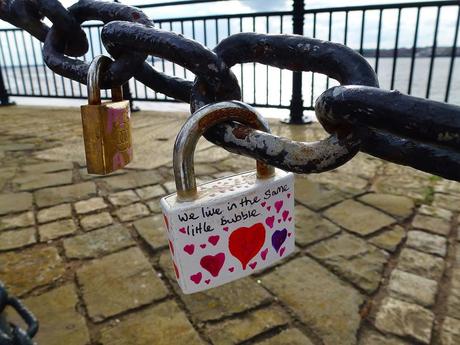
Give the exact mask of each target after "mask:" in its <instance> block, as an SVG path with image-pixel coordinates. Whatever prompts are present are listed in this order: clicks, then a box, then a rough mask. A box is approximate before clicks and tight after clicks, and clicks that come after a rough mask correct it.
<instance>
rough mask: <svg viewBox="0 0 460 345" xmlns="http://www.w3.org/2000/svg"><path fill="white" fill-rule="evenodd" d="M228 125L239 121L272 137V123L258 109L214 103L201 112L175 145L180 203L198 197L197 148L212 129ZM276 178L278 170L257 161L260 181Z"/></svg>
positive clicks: (175, 165) (195, 115)
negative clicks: (223, 124)
mask: <svg viewBox="0 0 460 345" xmlns="http://www.w3.org/2000/svg"><path fill="white" fill-rule="evenodd" d="M228 121H237V122H240V123H241V124H244V125H247V126H250V127H252V128H255V129H258V130H261V131H264V132H267V133H270V127H269V126H268V122H267V121H266V120H265V119H264V118H263V117H262V116H261V115H260V114H259V113H258V112H257V111H256V110H255V109H254V108H252V107H251V106H249V105H247V104H245V103H243V102H238V101H228V102H220V103H213V104H209V105H207V106H205V107H203V108H200V109H199V110H197V111H196V112H195V113H194V114H193V115H192V116H190V117H189V118H188V119H187V121H186V122H185V124H184V125H183V126H182V128H181V130H180V131H179V134H178V135H177V138H176V142H175V144H174V153H173V167H174V176H175V180H176V190H177V201H191V200H194V199H196V198H197V197H198V192H197V187H196V179H195V169H194V158H193V157H194V153H195V148H196V145H197V143H198V140H199V139H200V137H201V136H202V135H203V133H204V132H206V131H207V130H208V129H209V128H211V127H212V126H215V125H217V124H219V123H223V122H228ZM274 174H275V168H274V167H272V166H271V165H267V164H266V163H264V162H262V161H257V178H260V179H264V178H270V177H272V176H273V175H274Z"/></svg>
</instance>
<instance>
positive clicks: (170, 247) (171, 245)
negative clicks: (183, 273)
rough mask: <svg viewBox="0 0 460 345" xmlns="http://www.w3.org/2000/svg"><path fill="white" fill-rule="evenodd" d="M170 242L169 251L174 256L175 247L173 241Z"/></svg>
mask: <svg viewBox="0 0 460 345" xmlns="http://www.w3.org/2000/svg"><path fill="white" fill-rule="evenodd" d="M168 242H169V250H170V251H171V254H172V255H174V246H173V244H172V242H171V241H169V240H168Z"/></svg>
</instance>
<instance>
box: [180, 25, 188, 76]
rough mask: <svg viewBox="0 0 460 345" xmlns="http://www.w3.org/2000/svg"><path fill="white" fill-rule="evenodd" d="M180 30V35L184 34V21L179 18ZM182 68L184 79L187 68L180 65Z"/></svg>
mask: <svg viewBox="0 0 460 345" xmlns="http://www.w3.org/2000/svg"><path fill="white" fill-rule="evenodd" d="M180 32H181V34H182V35H185V30H184V21H183V20H181V21H180ZM182 70H183V72H184V74H183V76H184V79H186V78H187V70H186V69H185V67H182Z"/></svg>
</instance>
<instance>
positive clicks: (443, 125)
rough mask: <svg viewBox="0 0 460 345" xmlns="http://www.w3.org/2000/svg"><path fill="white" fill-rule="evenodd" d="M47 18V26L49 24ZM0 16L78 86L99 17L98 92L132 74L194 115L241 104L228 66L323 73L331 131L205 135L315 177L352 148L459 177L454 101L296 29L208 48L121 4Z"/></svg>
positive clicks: (26, 0) (43, 4)
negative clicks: (382, 82)
mask: <svg viewBox="0 0 460 345" xmlns="http://www.w3.org/2000/svg"><path fill="white" fill-rule="evenodd" d="M44 16H46V17H47V18H48V19H50V21H51V22H52V23H53V27H52V28H49V27H47V26H46V25H45V24H44V22H43V17H44ZM0 19H3V20H6V21H7V22H10V23H11V24H13V25H15V26H17V27H20V28H22V29H24V30H26V31H28V32H29V33H30V34H32V35H33V36H34V37H36V38H37V39H39V40H40V41H42V42H44V49H43V55H44V60H45V62H46V64H47V65H48V67H50V68H51V69H52V70H53V71H54V72H56V73H58V74H60V75H62V76H64V77H67V78H69V79H72V80H75V81H78V82H80V83H82V84H86V79H87V72H88V65H87V64H86V63H85V62H84V61H82V60H78V59H74V58H71V57H79V56H82V55H84V54H85V53H86V52H87V50H88V41H87V39H86V36H85V34H84V31H83V30H82V28H81V24H82V23H84V22H85V21H88V20H99V21H102V22H103V23H104V24H105V25H104V28H103V30H102V35H101V38H102V41H103V44H104V46H105V47H106V49H107V51H108V52H109V53H110V55H112V57H113V58H114V59H115V61H114V63H113V64H112V65H111V66H110V68H109V69H108V71H107V72H106V73H105V74H104V76H103V80H102V82H101V85H100V86H101V88H105V89H108V88H111V87H115V86H120V85H121V84H123V83H126V82H127V81H128V80H129V79H130V78H132V77H134V78H135V79H137V80H138V81H140V82H141V83H144V84H145V85H146V86H147V87H149V88H151V89H152V90H154V91H156V92H160V93H163V94H165V95H166V96H169V97H172V98H175V99H178V100H181V101H184V102H187V103H190V106H191V111H192V113H193V112H194V111H195V110H197V109H199V108H201V107H202V106H204V105H206V104H209V103H212V102H218V101H225V100H240V99H241V91H240V88H239V85H238V82H237V79H236V77H235V75H234V74H233V73H232V72H231V70H230V68H231V67H232V66H234V65H235V64H239V63H245V62H258V63H262V64H266V65H270V66H274V67H278V68H283V69H289V70H292V71H311V72H317V73H322V74H325V75H327V76H329V77H331V78H334V79H336V80H338V81H339V83H340V84H341V85H342V86H338V87H333V88H331V89H329V90H327V91H326V92H324V93H323V94H322V95H321V96H320V97H319V98H318V100H317V103H316V108H315V109H316V110H315V111H316V114H317V117H318V120H319V121H320V123H321V124H322V125H323V127H324V128H325V129H326V131H328V132H329V134H330V136H329V137H328V138H326V139H324V140H322V141H319V142H312V143H304V142H296V141H291V140H289V139H286V138H281V137H277V136H275V135H272V134H268V133H264V132H261V131H257V130H254V129H251V128H249V127H246V126H243V125H241V124H239V123H236V122H228V123H224V124H220V125H217V126H214V127H213V128H211V129H210V130H209V131H207V132H206V134H205V136H206V138H207V139H209V140H211V141H212V142H214V143H216V144H217V145H220V146H222V147H224V148H225V149H227V150H229V151H232V152H236V153H239V154H243V155H246V156H250V157H253V158H255V159H259V160H261V161H264V162H266V163H269V164H271V165H274V166H277V167H279V168H282V169H285V170H289V171H294V172H298V173H319V172H323V171H326V170H331V169H334V168H336V167H338V166H340V165H342V164H344V163H346V162H347V161H348V160H350V159H351V158H352V157H353V156H354V155H355V154H356V153H357V152H358V151H360V150H361V151H363V152H367V153H369V154H371V155H374V156H377V157H380V158H383V159H386V160H389V161H392V162H396V163H398V164H403V165H409V166H412V167H414V168H417V169H420V170H423V171H426V172H430V173H433V174H437V175H440V176H443V177H445V178H449V179H454V180H459V181H460V136H459V134H458V133H460V107H457V106H453V105H448V104H444V103H439V102H435V101H430V100H426V99H420V98H416V97H412V96H407V95H403V94H401V93H399V92H394V91H386V90H381V89H379V84H378V79H377V76H376V74H375V72H374V71H373V70H372V68H371V67H370V65H369V64H368V63H367V61H366V60H365V59H364V58H363V57H362V56H360V55H359V54H357V53H356V52H355V51H353V50H352V49H350V48H347V47H346V46H344V45H341V44H337V43H332V42H326V41H320V40H316V39H309V38H306V37H303V36H298V35H266V34H257V33H240V34H236V35H232V36H230V37H228V38H226V39H224V40H223V41H221V42H220V43H219V44H218V45H217V46H216V47H215V48H214V50H212V51H211V50H209V49H208V48H206V47H204V46H203V45H201V44H200V43H198V42H196V41H194V40H191V39H188V38H185V37H183V36H182V35H178V34H175V33H173V32H169V31H164V30H160V29H157V28H155V27H154V26H153V22H152V21H151V20H150V19H149V18H148V17H147V16H146V15H145V14H144V13H143V12H142V11H141V10H139V9H137V8H134V7H130V6H126V5H122V4H119V3H113V2H106V1H95V0H80V1H79V2H77V3H76V4H74V5H73V6H71V7H69V8H68V9H65V8H64V7H63V6H62V5H61V4H60V2H59V1H57V0H0ZM148 55H153V56H156V57H161V58H164V59H167V60H169V61H171V62H173V63H177V64H179V65H181V66H183V67H184V68H186V69H188V70H190V71H191V72H193V73H194V74H195V75H196V79H195V82H194V83H192V82H190V81H187V80H184V79H181V78H178V77H171V76H168V75H166V74H164V73H161V72H158V71H156V70H155V69H154V68H153V67H152V66H151V65H150V64H148V63H147V62H145V60H146V57H147V56H148Z"/></svg>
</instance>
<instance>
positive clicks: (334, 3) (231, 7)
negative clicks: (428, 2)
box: [0, 0, 458, 49]
mask: <svg viewBox="0 0 460 345" xmlns="http://www.w3.org/2000/svg"><path fill="white" fill-rule="evenodd" d="M108 1H110V0H108ZM175 1H178V0H121V2H122V3H125V4H128V5H138V4H144V3H166V2H170V3H174V2H175ZM413 1H414V0H412V2H413ZM75 2H77V1H76V0H61V3H62V4H63V5H64V6H66V7H68V6H70V5H72V4H73V3H75ZM305 2H306V7H307V8H324V7H339V6H342V5H344V4H346V5H347V6H354V5H368V4H377V3H385V4H386V3H396V2H411V1H408V0H406V1H405V0H347V1H346V2H344V1H342V0H305ZM419 2H423V1H419ZM291 6H292V0H232V1H227V2H217V3H213V4H210V3H204V4H195V5H188V6H165V7H158V8H153V9H144V11H145V12H146V13H147V15H149V16H150V17H151V18H152V19H153V20H155V19H162V18H180V17H187V16H195V15H196V16H201V15H211V14H233V13H248V12H258V11H264V12H267V11H284V10H290V9H291ZM457 15H458V11H457V9H456V7H445V8H443V10H442V11H441V17H440V26H439V34H438V45H440V46H443V45H444V46H451V45H452V42H453V38H454V28H455V24H456V19H457ZM401 18H402V19H401V32H400V37H399V46H400V47H411V46H412V44H413V36H414V28H415V19H416V10H415V9H405V10H403V11H402V15H401ZM286 19H287V20H286V21H285V22H284V23H283V24H284V28H285V30H289V29H290V27H291V25H292V24H291V21H290V18H286ZM435 19H436V8H435V7H430V8H425V9H423V10H422V12H421V17H420V32H419V40H418V42H417V46H431V45H432V43H433V33H434V24H435ZM312 20H313V18H312V16H308V15H307V16H306V18H305V32H304V35H305V36H312ZM332 22H333V30H332V34H331V40H332V41H336V42H340V43H342V42H343V39H344V36H343V32H344V23H345V14H344V13H336V14H334V16H333V18H332ZM377 23H378V11H369V12H367V14H366V23H365V35H364V47H365V48H375V46H376V42H377V31H378V30H377V28H378V25H377ZM396 23H397V11H396V10H385V11H384V12H383V27H382V36H381V48H383V49H385V48H387V49H391V48H393V47H394V42H395V35H396ZM234 25H235V30H238V29H239V28H237V27H236V25H237V24H236V23H234ZM0 26H5V23H4V22H1V21H0ZM238 26H239V25H238ZM232 28H233V26H232ZM168 29H169V28H168ZM172 29H173V31H178V28H175V27H173V28H172ZM197 30H198V32H197V36H199V35H200V29H199V28H198V29H197ZM202 30H203V29H201V34H202ZM213 30H214V29H213ZM243 31H253V28H252V22H250V21H249V20H248V22H247V23H246V22H245V23H244V25H243ZM255 31H258V32H265V22H264V20H263V19H261V20H260V21H257V23H256V30H255ZM269 31H270V32H271V33H278V32H279V31H280V22H279V21H277V20H271V21H270V29H269ZM285 32H286V31H285ZM288 33H289V32H288ZM360 33H361V12H351V13H350V17H349V29H348V45H349V46H351V47H352V48H358V47H359V43H360ZM185 35H186V36H187V35H188V32H185ZM222 35H225V32H222ZM328 36H329V17H328V14H321V15H318V17H317V37H318V38H321V39H328ZM213 45H215V42H210V43H209V46H210V48H212V47H213Z"/></svg>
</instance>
